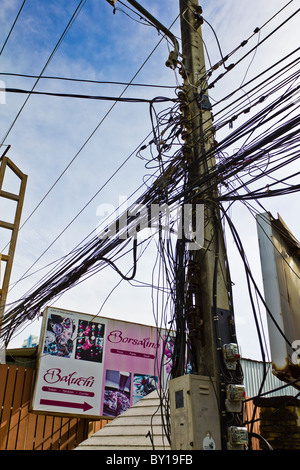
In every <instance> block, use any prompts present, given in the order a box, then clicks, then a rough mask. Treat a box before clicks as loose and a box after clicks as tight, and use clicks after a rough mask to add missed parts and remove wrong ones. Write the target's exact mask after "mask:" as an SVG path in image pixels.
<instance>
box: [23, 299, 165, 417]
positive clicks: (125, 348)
mask: <svg viewBox="0 0 300 470" xmlns="http://www.w3.org/2000/svg"><path fill="white" fill-rule="evenodd" d="M171 351H172V339H171V338H169V337H168V335H167V334H166V332H164V331H162V330H158V329H157V328H155V327H151V326H146V325H139V324H135V323H129V322H124V321H120V320H112V319H109V318H103V317H93V316H92V315H87V314H84V313H78V312H73V311H68V310H61V309H56V308H50V307H48V308H47V309H46V310H45V312H44V314H43V325H42V334H41V340H40V345H39V362H38V370H37V378H36V383H35V390H34V395H33V400H32V411H35V412H38V413H45V414H55V415H62V416H68V415H72V416H82V417H89V418H94V419H99V417H110V418H113V417H116V416H118V415H120V414H121V413H123V412H124V411H126V410H127V409H128V408H129V407H130V406H131V405H133V404H135V403H136V402H137V401H139V400H140V399H141V398H142V397H143V396H145V395H147V394H148V393H150V392H152V391H153V390H155V389H156V388H158V387H160V386H162V384H161V383H160V382H161V381H162V380H165V379H164V378H166V377H167V374H168V368H169V367H170V358H171ZM161 360H162V363H163V366H161Z"/></svg>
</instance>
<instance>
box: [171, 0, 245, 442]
mask: <svg viewBox="0 0 300 470" xmlns="http://www.w3.org/2000/svg"><path fill="white" fill-rule="evenodd" d="M179 3H180V15H181V36H182V56H183V57H182V63H183V66H182V69H181V73H182V76H183V78H184V86H183V92H182V93H181V94H180V99H181V110H182V123H183V126H184V127H185V129H184V132H183V134H182V135H183V137H184V140H185V144H184V146H183V155H184V157H185V158H184V160H185V162H186V164H187V168H188V172H189V174H188V178H189V192H188V196H187V200H188V201H189V202H192V203H193V205H194V206H195V205H197V204H204V244H203V245H204V246H203V247H202V248H201V249H198V250H192V251H190V253H189V264H188V268H187V273H186V279H185V291H186V305H185V315H186V321H187V330H188V343H189V344H190V345H191V349H192V357H193V369H192V374H195V376H201V380H200V382H199V384H200V385H199V386H198V388H197V387H196V389H198V390H201V389H203V390H204V389H205V390H207V392H205V393H207V395H209V394H211V391H209V390H208V388H207V389H206V387H207V386H208V384H209V380H208V382H207V386H206V382H205V379H211V381H213V383H214V386H213V392H214V394H215V396H214V397H213V399H212V400H208V401H207V402H205V403H204V402H203V403H204V405H201V400H203V397H202V396H201V393H200V392H199V393H200V395H199V396H198V395H197V393H198V392H195V393H196V395H195V399H194V400H193V399H192V398H191V393H192V392H191V389H192V382H191V379H190V378H189V377H187V376H186V377H185V379H183V378H180V376H179V377H178V380H177V379H176V378H175V379H174V384H173V383H172V384H171V389H172V390H173V392H174V396H175V397H177V399H176V400H175V405H174V406H173V407H172V406H171V413H172V412H173V415H174V416H175V418H174V416H173V418H174V419H173V421H172V419H171V432H172V424H173V438H174V442H175V443H174V442H173V448H174V449H176V448H177V449H178V448H183V447H182V446H183V445H185V446H186V445H188V446H189V448H190V449H201V448H206V447H205V446H207V447H209V446H211V447H214V448H219V449H220V448H222V449H223V450H224V449H241V448H243V442H245V441H246V437H247V431H246V429H245V428H244V427H243V426H242V416H241V408H242V395H243V393H244V391H243V386H242V378H241V377H242V375H241V373H240V372H241V369H240V365H239V351H238V346H237V340H236V333H235V326H234V316H233V306H232V298H231V282H230V277H229V270H228V264H227V259H226V249H225V243H224V234H223V229H222V223H221V217H220V210H219V208H218V204H217V200H216V196H217V195H218V188H217V181H215V182H214V184H212V183H211V181H210V183H209V186H207V187H205V186H203V183H200V184H199V183H198V185H197V184H196V180H198V181H200V182H201V177H206V176H208V175H209V173H210V172H212V170H215V168H216V166H215V165H216V162H215V157H214V152H213V147H214V128H213V120H212V114H211V106H210V103H209V97H208V93H207V81H206V67H205V57H204V48H203V41H202V32H201V24H202V22H203V18H202V8H201V7H200V6H199V4H198V0H179ZM206 180H207V179H206ZM179 375H180V374H179ZM176 380H177V382H178V384H176ZM184 380H187V381H188V385H187V390H186V391H187V397H186V401H187V402H188V405H187V406H188V407H189V410H188V412H187V413H186V412H185V411H183V410H184V406H185V405H184V399H183V396H184V390H185V388H184V387H185V385H184ZM196 389H195V390H196ZM229 390H231V392H232V394H231V395H230V393H229ZM179 392H180V393H179ZM181 392H182V393H181ZM179 397H182V400H181V399H179ZM228 397H230V399H228ZM205 400H206V399H205ZM214 400H217V402H218V406H217V407H215V406H214V404H213V402H214ZM198 406H200V409H201V407H202V409H204V408H205V409H208V408H210V407H211V409H212V410H213V411H212V413H210V414H209V415H207V420H206V423H205V424H203V422H202V421H203V414H201V410H197V408H198ZM203 406H204V408H203ZM184 413H185V414H184ZM230 415H231V417H232V420H231V423H230V426H229V424H228V423H229V420H228V417H229V416H230ZM194 416H197V420H196V418H194ZM171 418H172V416H171ZM187 420H190V424H188V428H192V427H193V426H194V431H193V435H192V437H190V439H187V440H186V441H184V439H181V438H180V432H182V433H184V426H185V423H186V421H187ZM179 421H180V426H181V428H180V426H179V425H178V426H177V424H178V422H179ZM212 422H214V424H213V425H212ZM205 426H206V427H205ZM209 426H213V428H214V439H211V435H212V433H211V430H210V429H209V428H208V427H209ZM197 428H199V429H200V432H198V429H197ZM205 429H206V431H205ZM218 429H219V436H216V433H218V431H216V430H218ZM180 430H181V431H180ZM186 432H189V430H187V431H186ZM203 432H204V433H205V432H207V434H206V437H204V435H203ZM201 433H202V437H201ZM197 435H198V438H195V436H197ZM205 439H206V441H205ZM196 440H197V444H195V441H196ZM200 441H201V442H200ZM205 442H206V443H207V444H205ZM209 442H211V444H209ZM215 442H217V443H218V444H217V445H216V444H215ZM215 445H216V447H215ZM180 446H181V447H180Z"/></svg>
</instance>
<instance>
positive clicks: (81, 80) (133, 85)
mask: <svg viewBox="0 0 300 470" xmlns="http://www.w3.org/2000/svg"><path fill="white" fill-rule="evenodd" d="M0 75H5V76H7V77H23V78H39V76H38V75H29V74H21V73H9V72H0ZM40 79H41V80H43V79H46V80H61V81H69V82H76V83H94V84H99V85H126V86H130V87H135V86H136V87H148V88H170V89H175V88H176V86H173V85H154V84H150V83H132V82H129V83H128V82H116V81H104V80H91V79H84V78H69V77H57V76H49V75H43V76H42V77H40Z"/></svg>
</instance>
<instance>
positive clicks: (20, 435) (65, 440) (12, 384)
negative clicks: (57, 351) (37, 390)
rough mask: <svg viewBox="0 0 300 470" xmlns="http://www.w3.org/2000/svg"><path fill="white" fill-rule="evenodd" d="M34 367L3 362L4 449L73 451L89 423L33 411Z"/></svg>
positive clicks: (0, 434) (0, 436) (0, 442)
mask: <svg viewBox="0 0 300 470" xmlns="http://www.w3.org/2000/svg"><path fill="white" fill-rule="evenodd" d="M34 373H35V371H34V369H32V368H25V367H23V366H8V365H6V364H2V365H0V450H71V449H74V447H76V446H77V445H78V444H79V443H80V442H82V441H83V440H84V439H86V437H87V434H88V427H89V422H88V420H85V419H79V418H72V419H70V418H61V417H54V416H45V415H37V414H34V413H31V412H30V411H29V404H30V399H31V394H32V385H33V377H34Z"/></svg>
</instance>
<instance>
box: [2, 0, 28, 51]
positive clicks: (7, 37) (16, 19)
mask: <svg viewBox="0 0 300 470" xmlns="http://www.w3.org/2000/svg"><path fill="white" fill-rule="evenodd" d="M25 3H26V0H23V3H22V5H21V6H20V8H19V11H18V13H17V16H16V18H15V20H14V22H13V24H12V27H11V28H10V30H9V33H8V35H7V36H6V39H5V41H4V44H3V46H2V48H1V51H0V56H1V54H2V52H3V51H4V48H5V46H6V44H7V41H8V40H9V38H10V36H11V33H12V32H13V29H14V27H15V25H16V22H17V21H18V18H19V16H20V14H21V11H22V10H23V7H24V5H25Z"/></svg>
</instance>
